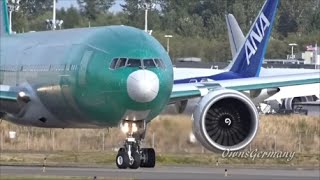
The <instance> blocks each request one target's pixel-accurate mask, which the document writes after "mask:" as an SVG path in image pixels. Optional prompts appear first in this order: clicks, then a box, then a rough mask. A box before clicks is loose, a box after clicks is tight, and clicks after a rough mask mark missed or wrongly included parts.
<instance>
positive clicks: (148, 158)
mask: <svg viewBox="0 0 320 180" xmlns="http://www.w3.org/2000/svg"><path fill="white" fill-rule="evenodd" d="M141 150H142V156H143V159H142V160H141V164H140V167H144V168H154V166H155V165H156V153H155V151H154V149H153V148H142V149H141Z"/></svg>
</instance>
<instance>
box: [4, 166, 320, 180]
mask: <svg viewBox="0 0 320 180" xmlns="http://www.w3.org/2000/svg"><path fill="white" fill-rule="evenodd" d="M227 172H228V174H227V176H225V169H224V168H215V167H213V168H200V167H156V168H154V169H137V170H131V169H127V170H119V169H116V168H82V167H81V168H74V167H72V168H71V167H47V168H46V172H42V167H23V166H0V179H1V175H2V176H3V175H5V176H11V175H14V176H39V175H40V176H77V177H79V176H80V177H86V178H87V177H94V176H96V177H97V178H98V179H99V177H103V178H112V179H113V178H114V179H123V178H125V179H184V180H187V179H192V180H195V179H197V180H198V179H242V180H249V179H256V180H262V179H281V180H286V179H288V180H309V179H310V180H311V179H312V180H319V176H320V174H319V173H320V172H319V169H318V170H303V169H292V170H280V169H252V168H250V169H249V168H248V169H245V168H243V169H242V168H230V169H228V171H227Z"/></svg>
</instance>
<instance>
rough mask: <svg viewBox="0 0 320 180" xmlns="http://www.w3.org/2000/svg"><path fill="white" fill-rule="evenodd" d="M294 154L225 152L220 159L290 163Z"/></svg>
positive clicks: (256, 150)
mask: <svg viewBox="0 0 320 180" xmlns="http://www.w3.org/2000/svg"><path fill="white" fill-rule="evenodd" d="M295 154H296V152H285V151H259V150H258V149H255V150H252V151H230V150H225V151H223V153H222V158H240V159H251V160H252V161H254V160H255V159H285V160H286V161H288V162H289V161H291V160H292V159H293V158H294V156H295Z"/></svg>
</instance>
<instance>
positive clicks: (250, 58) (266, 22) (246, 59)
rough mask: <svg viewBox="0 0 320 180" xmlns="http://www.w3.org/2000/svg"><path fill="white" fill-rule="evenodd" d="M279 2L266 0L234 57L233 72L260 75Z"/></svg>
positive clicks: (251, 75) (245, 75)
mask: <svg viewBox="0 0 320 180" xmlns="http://www.w3.org/2000/svg"><path fill="white" fill-rule="evenodd" d="M278 3H279V0H266V2H265V4H264V5H263V7H262V9H261V11H260V13H259V15H258V17H257V18H256V20H255V22H254V23H253V24H252V27H251V29H250V31H249V33H248V35H247V37H246V39H245V42H244V44H243V45H242V47H241V49H240V50H239V51H238V53H237V55H236V56H235V57H234V59H233V60H234V64H233V65H232V67H231V68H230V71H231V72H234V73H236V74H239V75H240V76H241V77H256V76H259V74H260V70H261V66H262V62H263V58H264V55H265V52H266V49H267V45H268V41H269V38H270V34H271V30H272V26H273V22H274V19H275V15H276V11H277V6H278Z"/></svg>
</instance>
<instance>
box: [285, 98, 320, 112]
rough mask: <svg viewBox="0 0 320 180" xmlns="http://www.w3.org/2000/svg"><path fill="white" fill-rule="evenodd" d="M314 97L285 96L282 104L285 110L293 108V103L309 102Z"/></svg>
mask: <svg viewBox="0 0 320 180" xmlns="http://www.w3.org/2000/svg"><path fill="white" fill-rule="evenodd" d="M314 100H315V99H314V98H313V97H312V96H302V97H294V98H286V99H283V101H282V105H283V108H284V109H286V110H294V105H295V104H296V103H300V102H311V101H314Z"/></svg>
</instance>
